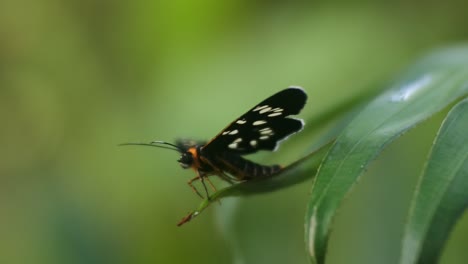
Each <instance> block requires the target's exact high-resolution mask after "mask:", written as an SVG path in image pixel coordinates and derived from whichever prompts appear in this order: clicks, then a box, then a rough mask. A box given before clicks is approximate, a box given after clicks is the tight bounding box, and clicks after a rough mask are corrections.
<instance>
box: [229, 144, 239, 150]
mask: <svg viewBox="0 0 468 264" xmlns="http://www.w3.org/2000/svg"><path fill="white" fill-rule="evenodd" d="M228 148H230V149H236V148H237V143H231V144H229V145H228Z"/></svg>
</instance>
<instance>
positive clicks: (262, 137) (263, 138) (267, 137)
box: [260, 136, 270, 140]
mask: <svg viewBox="0 0 468 264" xmlns="http://www.w3.org/2000/svg"><path fill="white" fill-rule="evenodd" d="M269 138H270V137H269V136H261V137H260V140H267V139H269Z"/></svg>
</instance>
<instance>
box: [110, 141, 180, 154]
mask: <svg viewBox="0 0 468 264" xmlns="http://www.w3.org/2000/svg"><path fill="white" fill-rule="evenodd" d="M157 144H161V145H168V146H171V147H172V148H170V147H166V146H161V145H157ZM119 146H148V147H156V148H163V149H171V150H175V151H177V152H182V150H181V149H180V148H179V147H178V146H177V145H174V144H171V143H169V142H165V141H152V142H150V143H122V144H119Z"/></svg>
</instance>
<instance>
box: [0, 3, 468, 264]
mask: <svg viewBox="0 0 468 264" xmlns="http://www.w3.org/2000/svg"><path fill="white" fill-rule="evenodd" d="M467 14H468V2H466V1H461V0H460V1H457V0H448V1H358V0H355V1H337V0H335V1H245V0H244V1H242V0H237V1H235V0H224V1H217V0H199V1H189V0H186V1H183V0H173V1H161V0H160V1H157V0H156V1H145V0H136V1H119V0H115V1H111V0H100V1H99V0H98V1H95V0H79V1H78V0H6V1H5V0H3V1H1V2H0V120H1V125H0V126H1V128H0V146H1V147H0V164H1V165H0V263H28V264H29V263H72V264H74V263H77V264H78V263H80V264H81V263H204V264H209V263H307V261H306V255H305V246H304V244H303V218H304V212H305V207H306V202H307V197H308V192H309V190H310V185H311V181H309V182H306V183H304V184H301V185H299V186H296V187H293V188H290V189H287V190H282V191H278V192H275V193H272V194H266V195H261V196H254V197H249V198H243V199H237V200H226V201H223V202H222V205H221V206H219V205H215V206H213V207H211V208H209V209H208V210H207V211H206V212H204V214H203V215H201V216H200V217H199V218H197V219H195V220H194V221H193V222H191V223H189V224H187V225H186V226H183V227H181V228H178V227H176V223H177V222H178V220H180V218H181V217H182V216H184V215H185V214H186V213H187V212H189V211H190V210H192V209H194V208H195V207H196V206H197V205H198V203H199V198H198V197H196V196H195V195H194V193H193V192H191V191H190V189H189V188H188V187H187V185H186V181H187V180H188V179H189V178H190V177H192V176H193V172H191V171H184V170H182V169H180V167H179V166H178V164H177V163H176V159H177V155H176V153H173V152H171V151H166V150H160V149H153V148H144V147H141V148H138V147H126V148H123V147H117V146H116V145H117V144H119V143H122V142H129V141H133V142H135V141H136V142H147V141H151V140H156V139H161V140H169V141H170V140H173V139H174V138H176V137H192V138H196V139H208V138H210V137H212V136H214V135H215V134H216V133H217V132H218V131H219V130H220V129H222V128H223V127H224V126H225V125H227V124H228V123H229V122H231V121H232V120H233V119H234V118H236V117H237V116H238V115H240V114H242V113H243V112H244V111H246V110H247V109H249V108H250V107H251V106H253V105H254V104H256V103H257V102H259V101H260V100H262V99H264V98H266V97H267V96H269V95H271V94H273V93H274V92H276V91H278V90H280V89H282V88H285V87H287V86H289V85H301V86H303V87H304V88H305V89H306V91H307V92H308V94H309V97H310V99H309V103H308V105H307V106H306V108H305V109H304V111H303V112H302V114H301V116H302V117H304V118H305V119H313V118H314V117H318V116H320V114H321V113H323V112H325V111H327V110H329V109H332V108H333V107H336V106H337V105H339V104H340V103H341V102H343V101H346V100H347V99H349V98H350V97H352V96H354V95H356V94H359V93H361V92H365V91H369V90H371V89H378V88H382V87H383V86H382V84H385V83H386V82H388V81H390V80H391V79H392V78H393V77H394V76H397V74H398V72H400V71H401V70H402V69H404V68H405V67H406V66H407V65H408V64H410V63H412V62H413V61H414V60H415V59H417V58H419V57H420V56H422V55H424V54H426V53H428V52H430V51H431V50H433V49H434V48H439V47H444V46H447V45H454V44H460V43H462V42H464V41H466V40H467V39H468V27H467V22H468V19H467V18H468V17H467ZM441 119H442V115H439V116H438V117H435V118H432V119H431V120H429V121H428V122H426V123H425V124H423V125H421V126H419V127H418V128H416V129H415V130H414V131H412V132H410V133H408V134H407V135H405V136H404V137H403V138H401V139H399V140H398V141H397V142H396V144H393V145H392V146H390V148H389V149H388V150H386V151H385V152H384V153H383V155H382V156H381V157H380V158H379V159H378V160H377V161H376V162H375V163H374V164H373V165H372V166H371V168H369V170H368V172H367V173H366V175H365V176H364V177H363V180H362V181H361V182H360V184H359V185H358V186H357V187H356V188H355V190H354V192H353V193H352V194H351V195H349V197H348V199H347V200H346V201H345V203H344V205H343V207H342V210H341V211H340V213H339V215H338V218H337V221H336V223H335V229H334V232H333V235H332V238H331V245H330V252H331V253H330V254H329V256H330V258H329V261H330V263H395V262H396V261H397V259H398V255H397V254H398V250H399V247H400V238H401V230H402V226H403V223H404V220H405V214H406V212H407V209H408V202H409V200H410V198H411V190H412V188H414V185H415V183H416V178H417V176H418V173H419V170H420V169H421V167H422V166H423V160H424V158H425V157H426V155H427V151H428V150H429V147H430V144H431V141H432V137H433V136H434V134H435V132H436V129H437V125H438V123H440V121H441ZM309 129H310V128H306V129H305V130H304V132H303V135H298V136H295V137H292V138H291V139H290V140H289V141H288V142H285V143H283V144H282V148H281V149H280V151H279V152H277V153H273V154H260V155H257V156H255V157H253V158H254V159H256V160H261V161H267V162H279V163H287V162H291V161H293V160H294V159H297V158H299V157H300V156H302V155H303V154H304V153H306V152H307V150H308V149H309V148H310V146H312V145H313V142H314V140H316V139H317V136H318V134H317V133H315V132H308V131H309ZM314 131H316V130H314ZM218 184H219V183H218ZM466 218H467V217H466V216H464V219H463V220H462V221H460V223H459V224H458V225H457V228H456V230H455V232H454V234H453V236H452V237H451V240H450V241H449V244H448V246H447V250H446V252H445V254H444V256H443V261H444V262H443V263H467V260H468V252H467V251H466V248H467V245H468V240H467V237H468V236H467V234H468V223H467V222H468V219H466Z"/></svg>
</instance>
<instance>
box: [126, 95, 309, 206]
mask: <svg viewBox="0 0 468 264" xmlns="http://www.w3.org/2000/svg"><path fill="white" fill-rule="evenodd" d="M306 100H307V95H306V93H305V92H304V90H302V89H301V88H299V87H289V88H287V89H284V90H282V91H280V92H278V93H276V94H274V95H272V96H270V97H269V98H267V99H265V100H264V101H262V102H261V103H259V104H257V105H256V106H254V107H253V108H252V109H250V110H249V111H247V112H246V113H245V114H243V115H242V116H240V117H239V118H238V119H236V120H235V121H234V122H232V123H231V124H229V125H228V126H227V127H226V128H224V129H223V130H222V131H221V132H220V133H219V134H218V135H216V136H215V137H214V138H213V139H211V140H210V141H208V142H207V143H205V142H196V141H193V140H178V141H176V143H175V144H171V143H168V142H164V141H153V142H151V143H125V144H122V145H145V146H153V147H161V148H167V149H172V150H175V151H177V152H179V153H180V154H181V157H180V158H179V160H178V162H179V163H180V165H181V166H182V168H184V169H187V168H192V169H194V170H195V172H196V173H197V176H196V177H194V178H193V179H191V180H189V181H188V184H189V186H190V187H191V188H192V189H193V190H194V191H195V192H196V193H197V194H198V195H199V196H200V197H202V195H201V194H200V193H199V192H198V190H197V189H196V188H195V187H194V186H193V185H192V183H193V182H194V181H196V180H200V181H201V182H202V184H203V187H204V189H205V192H206V194H207V196H208V190H207V188H206V185H205V182H204V180H205V179H207V180H208V183H209V184H210V185H211V186H212V188H213V189H214V190H215V188H214V186H213V184H212V183H211V182H210V181H209V179H208V176H211V175H217V176H219V177H221V178H222V179H224V180H226V181H228V182H230V183H233V182H234V181H246V180H251V179H255V178H262V177H263V178H264V177H270V176H272V175H273V174H275V173H278V172H279V171H280V170H281V166H279V165H270V166H265V165H260V164H257V163H254V162H252V161H249V160H246V159H244V158H243V157H242V155H246V154H251V153H254V152H257V151H258V150H270V151H274V150H276V148H277V147H278V143H279V142H280V141H281V140H284V139H286V138H287V137H288V136H289V135H291V134H293V133H296V132H298V131H300V130H301V129H302V127H303V126H304V122H303V121H302V120H300V119H294V118H289V117H288V116H290V115H296V114H299V112H300V111H301V109H302V108H303V107H304V105H305V103H306ZM208 198H209V196H208Z"/></svg>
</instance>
